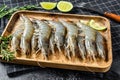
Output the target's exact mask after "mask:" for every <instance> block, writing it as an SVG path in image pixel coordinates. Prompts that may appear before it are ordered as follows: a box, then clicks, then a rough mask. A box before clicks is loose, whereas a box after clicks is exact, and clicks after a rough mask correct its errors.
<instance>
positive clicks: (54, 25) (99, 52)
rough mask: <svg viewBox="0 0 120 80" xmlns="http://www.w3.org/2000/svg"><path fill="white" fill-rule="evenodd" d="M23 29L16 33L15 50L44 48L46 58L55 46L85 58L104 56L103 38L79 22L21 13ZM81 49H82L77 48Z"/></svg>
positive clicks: (26, 51)
mask: <svg viewBox="0 0 120 80" xmlns="http://www.w3.org/2000/svg"><path fill="white" fill-rule="evenodd" d="M20 20H21V21H22V22H21V25H20V27H22V28H20V29H18V30H16V31H15V32H14V33H13V37H12V41H11V47H12V50H14V51H16V52H17V51H18V50H20V51H22V53H24V54H25V55H29V54H31V53H38V52H41V53H42V54H43V56H44V58H45V59H47V56H48V54H49V53H50V52H51V53H53V54H55V48H57V50H58V51H59V52H60V53H61V52H62V51H63V50H61V48H64V51H65V56H66V57H67V58H68V59H71V56H75V55H78V54H79V55H80V57H81V58H82V59H85V58H90V59H92V60H96V57H100V58H102V59H105V57H106V54H105V46H104V38H103V37H102V35H101V34H100V33H99V32H98V31H96V30H94V29H92V28H90V27H89V26H87V25H84V24H82V23H80V22H79V21H78V22H70V21H65V20H62V19H59V20H58V21H55V20H38V19H32V20H30V19H29V18H28V17H26V16H24V15H21V16H20ZM77 50H79V52H76V51H77Z"/></svg>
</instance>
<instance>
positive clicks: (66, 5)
mask: <svg viewBox="0 0 120 80" xmlns="http://www.w3.org/2000/svg"><path fill="white" fill-rule="evenodd" d="M57 8H58V10H60V11H61V12H69V11H71V10H72V8H73V5H72V3H71V2H68V1H59V2H58V4H57Z"/></svg>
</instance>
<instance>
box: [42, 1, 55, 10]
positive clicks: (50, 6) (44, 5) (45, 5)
mask: <svg viewBox="0 0 120 80" xmlns="http://www.w3.org/2000/svg"><path fill="white" fill-rule="evenodd" d="M40 5H41V7H42V8H43V9H46V10H52V9H54V8H55V7H56V5H57V3H56V2H40Z"/></svg>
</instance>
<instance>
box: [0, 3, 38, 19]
mask: <svg viewBox="0 0 120 80" xmlns="http://www.w3.org/2000/svg"><path fill="white" fill-rule="evenodd" d="M31 9H37V6H36V5H26V6H22V7H18V6H16V7H14V8H11V9H10V8H8V7H7V5H2V6H0V18H2V17H4V16H11V15H12V14H13V13H14V12H15V11H18V10H31Z"/></svg>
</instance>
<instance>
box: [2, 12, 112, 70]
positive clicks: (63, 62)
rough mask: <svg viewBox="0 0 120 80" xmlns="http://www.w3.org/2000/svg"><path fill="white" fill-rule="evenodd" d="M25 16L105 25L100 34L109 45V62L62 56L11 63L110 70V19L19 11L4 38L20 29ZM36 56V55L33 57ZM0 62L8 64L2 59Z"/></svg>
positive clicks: (19, 60) (7, 27) (23, 59)
mask: <svg viewBox="0 0 120 80" xmlns="http://www.w3.org/2000/svg"><path fill="white" fill-rule="evenodd" d="M21 14H24V15H25V16H28V17H29V18H36V19H46V20H52V19H58V18H61V19H64V20H71V21H78V20H84V21H89V20H90V19H94V20H95V21H96V22H97V23H99V24H100V25H104V26H106V27H107V30H106V31H103V32H100V33H101V34H102V35H103V36H104V38H105V39H106V44H107V48H106V49H107V61H104V60H99V59H98V60H97V61H95V62H90V61H89V60H86V61H82V60H79V59H76V60H73V61H70V60H67V59H65V56H63V55H60V56H59V57H55V56H51V59H50V60H43V59H41V58H40V57H41V56H40V57H39V58H26V57H25V56H21V57H18V56H16V58H15V59H14V60H13V61H10V63H16V64H25V65H35V66H41V67H53V68H63V69H72V70H83V71H92V72H106V71H108V70H109V68H110V66H111V63H112V46H111V32H110V22H109V20H108V19H106V18H104V17H101V16H92V15H78V14H62V13H50V12H39V11H18V12H16V13H14V14H13V15H12V17H11V18H10V20H9V22H8V24H7V26H6V28H5V29H4V31H3V34H2V36H7V35H9V34H11V33H13V32H14V31H15V30H16V29H17V28H18V27H17V26H18V25H19V23H20V18H19V17H20V15H21ZM33 56H34V55H33ZM0 61H1V62H6V61H4V60H2V59H1V55H0Z"/></svg>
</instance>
